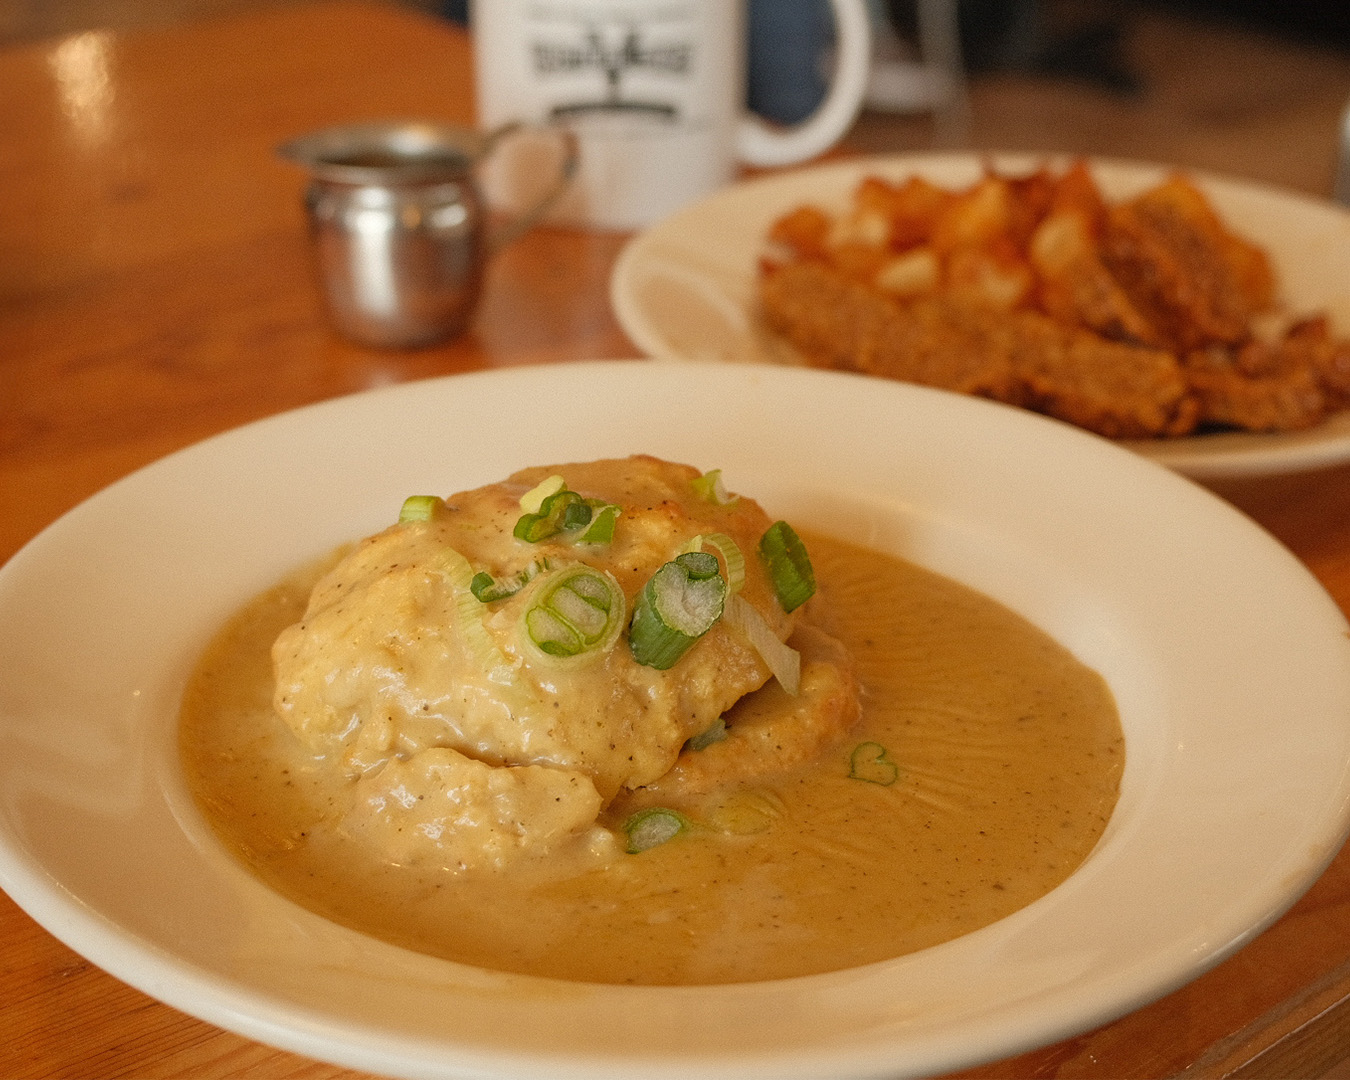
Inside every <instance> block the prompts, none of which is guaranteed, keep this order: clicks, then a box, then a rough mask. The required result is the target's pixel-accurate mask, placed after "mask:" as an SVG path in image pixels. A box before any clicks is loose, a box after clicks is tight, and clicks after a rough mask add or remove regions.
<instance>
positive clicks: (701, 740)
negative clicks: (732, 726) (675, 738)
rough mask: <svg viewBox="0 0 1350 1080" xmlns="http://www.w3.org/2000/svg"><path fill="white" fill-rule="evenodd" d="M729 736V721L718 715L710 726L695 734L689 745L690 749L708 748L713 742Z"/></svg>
mask: <svg viewBox="0 0 1350 1080" xmlns="http://www.w3.org/2000/svg"><path fill="white" fill-rule="evenodd" d="M726 737H727V722H726V720H725V719H723V718H722V717H720V716H719V717H718V718H717V719H716V720H714V721H713V722H712V724H710V725H709V726H708V727H706V728H704V729H703V730H702V731H700V732H699V733H698V734H697V735H695V736H693V737H692V738H691V739H690V740H689V742H688V743H686V744H685V745H687V746H688V747H689V749H690V750H706V749H707V748H708V747H710V746H711V745H712V744H713V743H719V742H721V741H722V740H723V739H725V738H726Z"/></svg>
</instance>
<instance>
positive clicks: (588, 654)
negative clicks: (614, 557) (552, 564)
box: [521, 566, 628, 660]
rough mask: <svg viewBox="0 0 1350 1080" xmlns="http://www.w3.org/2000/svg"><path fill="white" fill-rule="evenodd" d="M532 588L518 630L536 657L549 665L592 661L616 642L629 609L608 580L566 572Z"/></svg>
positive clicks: (589, 572)
mask: <svg viewBox="0 0 1350 1080" xmlns="http://www.w3.org/2000/svg"><path fill="white" fill-rule="evenodd" d="M535 588H536V590H537V591H536V593H535V595H534V596H533V597H531V603H530V606H529V607H528V608H526V609H525V613H524V614H523V615H522V616H521V629H522V630H523V638H524V640H525V641H527V642H528V643H529V644H530V645H531V646H533V648H534V649H535V650H537V651H538V653H539V654H541V655H543V656H545V657H549V658H551V659H554V660H568V659H574V658H583V657H584V658H594V657H597V656H599V655H600V654H602V653H604V652H607V651H609V649H610V648H611V647H612V646H613V645H614V642H615V641H617V640H618V638H619V634H620V633H621V632H622V630H623V624H624V619H625V616H626V615H627V613H628V609H627V605H626V604H625V602H624V598H623V590H622V589H621V588H620V587H619V583H618V582H617V581H615V580H614V578H613V577H612V576H611V575H610V574H607V573H605V572H604V571H602V570H596V569H593V568H592V567H589V566H569V567H565V568H563V569H561V570H552V571H549V573H548V574H547V575H545V576H543V577H541V578H540V580H539V583H538V584H537V585H536V586H535Z"/></svg>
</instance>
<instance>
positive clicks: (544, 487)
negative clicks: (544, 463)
mask: <svg viewBox="0 0 1350 1080" xmlns="http://www.w3.org/2000/svg"><path fill="white" fill-rule="evenodd" d="M566 486H567V482H566V481H565V480H564V479H563V478H562V477H561V476H556V475H555V476H547V477H545V478H544V479H543V480H540V481H539V483H537V484H535V485H534V487H532V488H530V490H529V491H527V492H525V494H524V495H522V496H521V497H520V508H521V509H522V510H524V511H525V513H527V514H537V513H539V507H541V506H542V505H543V504H544V500H545V499H547V498H548V497H549V496H550V495H554V494H556V493H557V492H559V491H561V490H562V489H563V488H565V487H566Z"/></svg>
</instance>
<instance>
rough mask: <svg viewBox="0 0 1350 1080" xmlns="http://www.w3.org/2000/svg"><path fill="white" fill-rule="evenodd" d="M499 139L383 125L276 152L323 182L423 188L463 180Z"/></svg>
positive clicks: (418, 125)
mask: <svg viewBox="0 0 1350 1080" xmlns="http://www.w3.org/2000/svg"><path fill="white" fill-rule="evenodd" d="M499 134H500V132H493V133H492V134H490V135H483V134H480V133H479V132H476V131H471V130H469V129H467V128H456V127H448V126H441V125H437V124H431V123H426V122H423V121H415V120H399V121H381V122H378V123H367V124H348V125H344V126H341V127H332V128H325V129H323V130H321V131H314V132H310V133H309V134H307V135H301V136H299V137H298V138H295V139H292V140H290V141H289V142H287V143H284V144H283V145H282V146H280V147H279V148H278V152H279V153H280V154H281V156H282V157H284V158H287V159H288V160H290V161H293V162H295V163H296V164H298V165H302V166H304V167H305V168H306V169H308V170H309V171H310V172H311V173H312V174H313V175H314V176H315V177H317V178H318V179H321V180H330V181H336V182H338V183H345V184H369V185H380V184H408V183H422V182H427V181H432V180H446V179H453V178H456V177H460V176H463V175H464V174H466V173H467V172H468V171H469V170H470V169H471V168H473V166H474V164H475V163H476V162H477V161H478V160H479V159H480V158H481V157H483V155H484V154H486V153H487V151H488V150H489V149H490V147H491V144H492V143H493V142H494V141H495V140H496V138H497V137H498V135H499Z"/></svg>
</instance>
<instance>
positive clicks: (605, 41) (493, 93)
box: [470, 0, 871, 229]
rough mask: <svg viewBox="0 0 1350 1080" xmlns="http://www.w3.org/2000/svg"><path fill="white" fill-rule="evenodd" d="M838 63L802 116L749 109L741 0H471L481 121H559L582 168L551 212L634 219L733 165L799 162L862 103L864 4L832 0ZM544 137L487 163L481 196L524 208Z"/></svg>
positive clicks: (708, 188) (710, 184)
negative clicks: (779, 124)
mask: <svg viewBox="0 0 1350 1080" xmlns="http://www.w3.org/2000/svg"><path fill="white" fill-rule="evenodd" d="M830 6H831V10H832V13H833V16H834V22H835V55H836V59H835V72H834V77H833V79H832V80H831V84H830V88H829V91H828V93H827V94H826V97H825V100H824V101H823V102H822V104H821V106H820V107H819V108H818V109H817V110H816V112H815V113H814V114H813V115H811V116H810V117H808V118H807V119H806V120H805V121H803V122H802V123H801V124H799V125H796V126H795V127H791V128H786V129H775V128H772V127H770V126H769V125H768V124H766V123H764V122H763V121H761V120H759V119H758V118H757V117H755V116H754V115H753V114H750V113H749V112H747V110H746V106H745V98H746V38H745V32H746V28H745V19H746V12H745V5H744V3H743V2H742V0H473V2H472V3H471V6H470V17H471V26H472V32H473V38H474V59H475V66H476V76H477V92H478V116H479V124H480V126H482V127H483V128H485V129H491V128H493V127H496V126H498V125H500V124H503V123H508V122H511V121H522V122H525V123H532V124H537V123H556V124H562V125H565V126H566V127H567V128H568V129H569V130H571V131H573V132H574V133H575V135H576V137H577V140H578V142H579V144H580V149H581V164H580V168H579V170H578V173H577V177H576V179H575V180H574V182H573V184H572V187H571V189H570V190H569V191H568V192H567V194H565V195H564V196H563V198H562V199H560V200H559V201H558V203H557V204H556V207H555V210H554V212H553V214H552V215H551V217H552V218H553V220H557V221H564V222H568V223H573V224H581V225H587V226H591V227H595V228H601V229H634V228H640V227H642V226H644V225H648V224H650V223H651V222H654V221H657V220H660V219H661V218H663V217H665V216H666V215H668V214H670V213H671V212H673V211H675V210H678V209H680V208H681V207H683V206H686V205H688V204H689V203H692V202H694V201H695V200H697V199H699V198H702V197H703V196H704V195H707V194H708V193H710V192H712V191H714V190H716V189H717V188H718V187H720V186H722V185H723V184H725V183H727V182H728V181H730V180H731V179H733V178H734V177H735V175H736V170H737V168H738V166H739V165H741V164H746V165H759V166H774V165H788V164H793V163H796V162H799V161H804V160H806V159H808V158H811V157H814V156H816V155H817V154H820V153H822V152H823V151H825V150H827V149H828V148H829V147H830V146H832V145H833V144H834V143H835V142H837V141H838V140H839V138H840V137H841V136H842V135H843V134H844V132H845V131H846V130H847V129H848V127H849V125H850V124H851V123H852V122H853V119H854V117H855V116H856V115H857V111H858V108H859V106H860V104H861V103H862V98H863V92H864V89H865V87H866V83H867V76H868V68H869V64H870V59H871V37H870V27H869V23H868V15H867V7H866V3H865V0H830ZM553 152H555V148H554V147H551V146H549V145H548V141H547V139H544V138H542V137H541V138H540V139H536V140H534V141H530V140H523V139H522V140H517V145H516V146H515V147H513V148H512V149H511V152H509V153H503V154H501V155H500V156H499V157H498V158H497V159H496V160H495V161H493V162H492V163H491V166H490V167H489V169H488V170H486V171H485V172H484V173H483V176H482V184H483V188H484V191H485V193H486V195H487V198H488V201H489V203H491V204H493V205H497V206H501V207H504V208H508V209H513V208H517V207H520V206H524V205H528V204H529V203H530V202H531V201H532V200H533V199H534V197H535V193H536V192H537V189H538V185H539V183H540V181H539V179H538V178H539V177H542V176H550V175H553V174H554V173H555V172H556V169H550V168H549V167H548V165H547V163H546V162H547V159H548V157H549V155H550V154H551V153H553Z"/></svg>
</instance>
